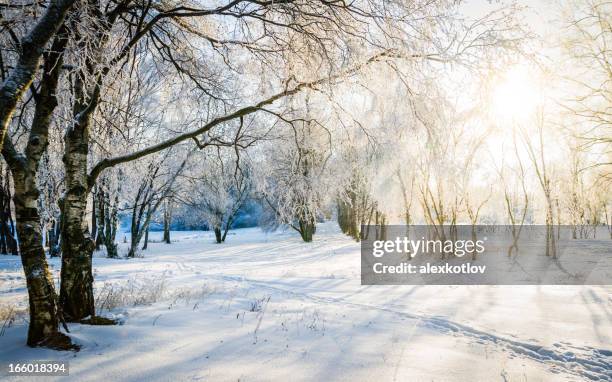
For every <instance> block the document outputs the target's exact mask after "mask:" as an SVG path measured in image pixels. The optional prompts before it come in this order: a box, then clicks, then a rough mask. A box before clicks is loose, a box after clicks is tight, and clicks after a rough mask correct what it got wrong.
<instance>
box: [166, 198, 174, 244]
mask: <svg viewBox="0 0 612 382" xmlns="http://www.w3.org/2000/svg"><path fill="white" fill-rule="evenodd" d="M170 208H171V206H170V201H166V204H165V206H164V243H166V244H170V243H171V241H170V220H171V219H172V216H171V213H172V211H171V210H170Z"/></svg>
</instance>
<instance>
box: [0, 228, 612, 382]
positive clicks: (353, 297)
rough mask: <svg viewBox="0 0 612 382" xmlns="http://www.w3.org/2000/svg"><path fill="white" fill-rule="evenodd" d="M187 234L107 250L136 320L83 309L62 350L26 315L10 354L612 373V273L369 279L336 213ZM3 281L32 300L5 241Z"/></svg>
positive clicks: (130, 371) (465, 373)
mask: <svg viewBox="0 0 612 382" xmlns="http://www.w3.org/2000/svg"><path fill="white" fill-rule="evenodd" d="M152 237H153V240H155V241H159V239H160V234H159V233H153V234H152ZM173 239H174V243H173V244H171V245H166V244H163V243H159V242H154V243H151V244H150V245H149V249H148V250H147V251H145V252H144V257H143V258H137V259H131V260H110V259H105V258H101V257H97V258H96V259H95V260H94V269H95V275H96V294H97V298H98V300H99V301H98V306H101V307H102V312H101V313H102V314H103V315H109V316H111V315H112V316H115V317H117V318H119V319H121V321H122V323H123V324H122V325H120V326H111V327H103V326H97V327H96V326H84V325H78V324H72V325H70V331H71V336H72V337H73V338H74V339H75V341H76V342H78V343H79V344H81V345H82V349H81V351H80V352H78V353H73V352H55V351H50V350H45V349H31V348H28V347H26V346H25V337H26V330H27V326H26V325H25V323H24V322H23V320H21V319H20V320H17V321H16V322H15V323H14V324H13V325H12V326H11V327H10V328H8V329H6V330H5V333H4V334H3V335H2V336H1V337H0V363H2V364H5V363H6V362H10V361H20V362H23V361H26V360H67V361H69V363H70V376H69V377H58V378H57V380H62V381H67V380H71V381H188V380H205V381H237V380H239V381H269V380H291V381H299V380H307V381H329V380H333V381H337V380H346V381H369V380H378V381H470V382H472V381H526V382H532V381H585V380H595V381H596V380H599V381H611V380H612V287H609V286H607V287H601V286H563V287H561V286H554V287H553V286H508V287H505V286H361V285H360V257H359V244H358V243H355V242H353V241H351V240H350V239H349V238H347V237H345V236H344V235H342V234H341V233H339V231H338V229H337V228H336V226H335V225H334V224H324V225H321V226H320V227H319V229H318V231H317V235H316V236H315V241H314V242H313V243H310V244H306V243H303V242H301V240H300V239H299V237H298V235H296V234H294V233H292V232H284V233H283V232H280V233H270V234H266V233H262V232H261V231H260V230H259V229H241V230H236V231H233V232H232V233H230V235H229V236H228V239H227V243H226V244H223V245H217V244H214V243H213V238H212V235H211V234H210V233H201V232H173ZM122 251H124V252H125V249H122ZM100 256H101V254H100ZM51 264H52V265H53V269H54V272H55V273H56V274H57V272H58V271H59V262H58V261H57V260H55V259H54V260H52V261H51ZM0 291H1V295H0V308H1V309H3V310H5V311H6V309H11V308H13V309H16V310H17V311H19V310H20V309H23V307H24V306H26V300H25V293H26V292H25V283H24V279H23V275H22V270H21V265H20V262H19V259H18V258H15V257H12V256H2V257H0ZM1 324H2V323H1V322H0V325H1ZM0 378H4V377H0ZM31 378H32V377H31ZM43 379H44V378H42V377H38V378H36V380H43ZM8 380H19V378H17V377H10V378H9V379H8Z"/></svg>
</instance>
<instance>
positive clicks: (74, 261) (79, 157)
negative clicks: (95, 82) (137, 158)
mask: <svg viewBox="0 0 612 382" xmlns="http://www.w3.org/2000/svg"><path fill="white" fill-rule="evenodd" d="M81 86H82V85H81ZM76 87H77V88H78V85H77V86H76ZM77 99H82V95H81V96H80V97H77ZM79 110H80V111H81V112H79ZM86 110H87V107H86V106H85V105H83V104H79V103H78V102H77V105H75V110H74V111H73V113H74V115H75V116H78V118H76V120H75V122H74V124H73V126H71V127H70V129H69V130H68V131H67V133H66V135H65V138H64V141H65V148H64V157H63V161H64V169H65V171H66V179H65V182H66V192H65V195H64V198H63V200H62V201H61V203H60V204H61V210H62V217H63V222H62V223H63V224H62V277H61V288H60V304H61V306H62V311H63V313H64V317H65V318H66V320H68V321H72V322H77V321H80V320H82V319H84V318H85V317H88V316H91V317H94V316H95V307H94V295H93V275H92V268H91V262H92V255H93V250H94V248H95V243H94V241H93V240H92V238H91V236H90V233H89V230H88V228H87V223H86V219H85V217H86V209H87V196H88V191H89V188H88V183H87V182H88V179H87V154H88V146H89V130H88V127H89V122H90V118H91V115H88V114H87V113H86Z"/></svg>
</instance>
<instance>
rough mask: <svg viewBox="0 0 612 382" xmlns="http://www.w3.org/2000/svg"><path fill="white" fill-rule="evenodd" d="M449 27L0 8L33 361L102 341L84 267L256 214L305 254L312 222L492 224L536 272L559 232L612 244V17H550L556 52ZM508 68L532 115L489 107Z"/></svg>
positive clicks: (487, 28)
mask: <svg viewBox="0 0 612 382" xmlns="http://www.w3.org/2000/svg"><path fill="white" fill-rule="evenodd" d="M462 6H463V5H462V4H460V2H455V1H450V0H448V1H447V0H440V1H429V0H409V1H385V0H362V1H355V2H346V1H324V0H322V1H309V0H281V1H253V0H232V1H197V0H193V1H185V2H174V1H167V0H161V1H152V0H145V1H135V0H76V1H74V0H73V1H69V0H49V1H26V0H24V1H21V0H15V1H13V0H9V1H8V2H6V1H4V2H0V28H1V32H0V74H1V79H2V86H1V88H0V119H1V125H0V126H1V129H2V130H1V131H0V144H2V157H3V160H2V163H1V164H0V253H2V254H6V255H17V254H19V255H20V256H21V263H22V265H23V271H24V273H25V275H26V280H27V291H28V298H29V331H28V338H27V344H28V345H29V346H42V347H50V348H55V349H74V348H75V346H76V345H74V344H73V343H72V342H71V340H70V337H68V336H67V335H65V334H64V333H63V330H66V329H67V323H72V322H79V323H83V324H92V325H113V324H114V323H115V322H114V320H112V319H109V318H104V317H102V316H99V315H98V312H96V306H95V301H94V300H95V298H94V281H95V280H94V272H93V270H92V261H93V260H92V259H93V254H94V252H96V251H102V252H104V253H105V256H107V257H109V258H128V259H129V258H134V257H138V256H146V249H147V245H148V242H149V232H150V231H151V230H152V229H156V228H155V227H161V228H160V229H162V230H163V231H164V236H163V241H164V242H165V243H167V244H170V243H172V238H171V230H172V228H171V227H173V225H174V224H176V222H177V221H179V220H180V221H182V222H188V223H189V224H192V225H196V226H200V227H205V228H206V229H209V230H211V231H213V232H214V236H215V241H216V242H217V243H219V245H223V243H224V242H226V241H228V240H231V237H228V232H229V231H230V230H231V229H232V228H233V227H234V224H235V223H236V221H237V219H238V217H239V216H240V214H241V213H242V211H244V210H245V209H246V208H247V207H248V206H250V205H257V206H258V208H259V210H260V214H261V216H260V217H259V223H260V225H262V226H265V227H268V228H277V227H288V229H290V230H294V231H296V232H297V233H299V237H300V238H301V239H302V240H303V241H304V242H312V241H316V240H317V230H316V227H317V222H320V221H324V220H337V222H338V224H339V226H340V228H341V230H342V232H344V233H345V234H347V235H348V236H350V237H352V238H353V239H355V240H357V241H359V240H362V239H364V236H363V235H364V234H365V233H363V232H361V226H362V225H368V224H372V225H378V226H380V231H377V233H376V234H377V235H378V236H380V237H381V238H382V237H384V236H385V229H384V227H385V226H386V225H388V224H406V225H410V224H428V225H431V226H433V227H437V228H436V229H437V230H438V229H439V235H440V236H441V237H443V236H444V235H446V234H449V232H450V235H452V234H453V233H452V232H453V230H452V227H454V226H457V225H471V226H472V227H475V226H476V225H479V224H507V225H511V226H513V227H515V231H514V232H513V236H514V237H515V244H516V239H517V238H518V236H520V229H521V227H522V226H523V225H528V224H543V225H546V226H547V227H548V230H549V231H548V235H547V237H548V238H549V243H548V244H547V250H549V251H550V252H549V253H548V252H547V253H548V254H549V255H550V256H552V257H554V256H555V234H554V227H555V226H558V225H561V224H565V225H571V226H573V227H574V235H575V236H574V237H575V238H583V237H589V236H592V235H595V233H596V228H597V227H598V226H604V225H605V226H606V227H608V230H609V231H608V232H609V235H610V238H612V228H610V227H611V225H612V200H611V199H610V196H609V195H610V193H609V189H610V185H611V184H610V182H611V180H612V179H611V177H610V176H611V172H610V168H611V166H612V165H611V162H612V151H610V145H611V144H612V131H611V129H612V120H611V115H612V93H611V92H612V66H611V65H612V63H611V61H610V52H609V49H610V48H609V45H610V44H612V29H611V27H610V25H611V19H612V9H611V8H610V4H609V3H606V2H605V1H603V0H602V1H597V0H589V1H586V0H585V1H576V2H571V4H569V3H568V4H566V5H564V6H563V7H560V8H559V9H558V12H557V16H558V22H559V23H560V24H561V25H562V26H563V29H562V30H563V33H562V34H560V35H556V36H554V39H553V40H554V41H550V40H545V41H543V40H542V39H541V38H539V37H538V36H535V35H534V34H533V33H531V32H529V31H527V30H525V28H524V25H523V24H522V23H521V21H520V12H521V9H520V7H518V6H515V5H499V6H497V5H496V6H495V7H494V8H493V9H492V10H491V11H490V12H486V13H484V14H483V15H479V16H478V17H474V18H473V19H469V20H468V19H466V18H465V17H463V16H461V15H460V11H461V9H462ZM543 45H547V46H552V47H554V53H552V55H553V56H555V57H556V59H555V61H553V62H551V61H550V60H549V59H548V57H546V55H545V54H544V53H543V52H542V50H543V48H542V46H543ZM557 62H571V65H567V66H558V65H556V63H557ZM515 67H518V68H519V69H517V70H519V71H524V72H526V73H528V75H531V76H533V78H536V79H537V81H535V80H534V81H532V82H533V84H532V86H533V89H536V90H537V89H540V90H541V89H544V88H546V91H542V92H541V93H538V96H537V97H538V99H537V100H536V101H537V102H534V103H535V106H534V107H533V110H531V109H530V108H526V107H524V105H523V104H521V103H520V102H518V101H517V102H518V104H517V105H513V104H512V102H515V100H513V99H512V98H507V97H506V98H504V97H498V96H497V95H496V91H497V90H496V84H500V83H501V84H504V83H505V82H508V81H510V82H512V81H513V78H512V77H511V76H512V71H511V70H510V74H507V72H508V70H507V69H508V68H515ZM508 76H510V78H506V77H508ZM550 83H554V84H556V86H548V84H550ZM515 85H516V83H514V84H512V83H511V86H515ZM545 85H546V86H545ZM504 94H505V93H504ZM483 95H484V96H483ZM519 97H521V96H520V95H519ZM522 98H524V97H522ZM491 99H494V100H495V101H493V102H491ZM517 108H519V109H520V110H518V111H517V110H516V109H517ZM500 109H501V110H502V112H500ZM508 110H510V111H513V112H518V113H519V114H521V116H520V117H514V116H513V117H511V118H509V117H507V114H506V112H507V111H508ZM500 153H501V154H500ZM449 226H450V227H451V229H450V231H449V230H448V229H446V228H447V227H449ZM122 227H123V228H125V229H124V230H123V231H122ZM408 234H409V233H408ZM473 235H476V233H475V231H473ZM122 240H126V242H128V243H129V245H128V247H129V250H128V251H127V252H126V253H123V252H121V251H119V250H118V243H119V242H120V241H122ZM513 250H516V248H510V249H509V250H508V255H509V256H512V253H513ZM49 256H53V257H55V256H61V277H60V280H59V284H56V282H55V280H54V279H53V278H52V274H51V272H50V270H49V266H48V260H47V259H48V257H49ZM127 261H129V260H127Z"/></svg>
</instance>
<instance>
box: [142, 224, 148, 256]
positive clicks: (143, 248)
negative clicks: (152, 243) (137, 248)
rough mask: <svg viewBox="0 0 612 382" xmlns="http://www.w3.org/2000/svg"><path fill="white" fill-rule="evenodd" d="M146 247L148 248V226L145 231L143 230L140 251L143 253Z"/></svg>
mask: <svg viewBox="0 0 612 382" xmlns="http://www.w3.org/2000/svg"><path fill="white" fill-rule="evenodd" d="M148 246H149V226H147V229H146V230H145V235H144V244H143V245H142V250H143V251H144V250H145V249H147V247H148Z"/></svg>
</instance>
